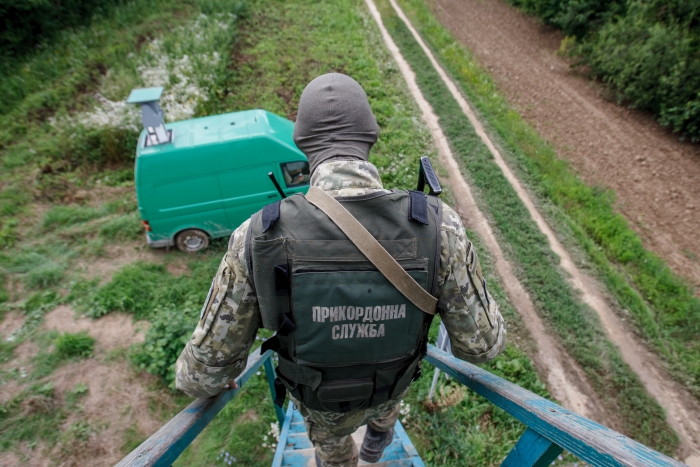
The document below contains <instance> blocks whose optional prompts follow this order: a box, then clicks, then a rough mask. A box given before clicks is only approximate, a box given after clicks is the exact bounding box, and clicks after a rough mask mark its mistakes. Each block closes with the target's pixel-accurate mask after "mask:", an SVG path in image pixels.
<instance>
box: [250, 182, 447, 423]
mask: <svg viewBox="0 0 700 467" xmlns="http://www.w3.org/2000/svg"><path fill="white" fill-rule="evenodd" d="M336 200H337V201H339V202H340V203H341V204H342V205H343V207H344V208H346V209H347V210H348V211H349V212H350V213H351V214H352V215H353V216H354V217H355V218H356V219H357V220H358V221H359V222H360V223H361V224H362V225H363V226H364V227H365V228H366V229H367V230H368V231H369V232H370V233H371V234H372V236H373V237H374V238H376V239H377V240H378V241H379V243H380V244H381V245H382V246H383V247H384V248H385V249H386V250H387V251H388V252H389V253H390V254H391V255H392V256H393V257H394V259H396V261H397V262H398V263H399V264H400V265H401V266H402V267H403V269H404V270H406V272H408V273H409V274H410V275H411V276H412V277H413V278H414V279H415V280H416V282H418V284H420V286H421V287H423V288H424V289H425V290H426V291H428V292H429V293H431V294H432V295H433V296H435V295H436V294H437V290H436V288H437V276H438V268H439V265H440V232H439V229H440V224H441V216H442V205H441V203H440V201H439V200H438V199H437V198H436V197H433V196H426V195H425V194H423V193H419V192H399V191H392V192H389V193H386V192H379V193H373V194H370V195H366V196H354V197H339V198H336ZM246 254H247V258H246V260H247V262H248V270H249V271H252V274H250V276H251V279H252V280H253V285H254V288H255V292H256V295H257V297H258V303H259V305H260V312H261V314H262V324H263V327H264V328H265V329H268V330H271V331H276V335H275V336H274V337H273V338H271V339H268V341H267V342H265V344H264V349H265V350H266V349H268V348H270V349H273V350H275V351H276V352H278V355H279V365H278V367H277V369H276V371H277V376H278V379H277V381H276V382H275V388H276V390H277V391H276V392H277V396H278V397H277V402H278V404H279V405H281V402H282V401H283V400H284V391H285V389H286V390H287V391H289V392H290V393H291V394H292V395H293V396H294V397H295V398H296V399H297V400H299V401H300V402H301V403H303V404H304V405H305V406H306V407H308V408H311V409H315V410H321V411H329V412H336V413H344V412H348V411H351V410H358V409H366V408H370V407H374V406H377V405H379V404H381V403H383V402H386V401H387V400H389V399H391V398H395V397H398V396H399V395H400V394H401V393H402V392H403V391H404V390H405V389H406V388H408V386H409V385H410V384H411V381H413V380H414V379H415V378H417V376H419V374H420V370H419V365H418V364H419V362H420V360H421V359H422V358H423V357H424V356H425V353H426V346H427V334H428V329H429V327H430V323H431V321H432V316H431V315H429V314H427V313H424V312H423V311H421V310H420V309H419V308H418V307H416V306H415V305H413V304H412V303H411V302H410V301H409V300H408V299H407V298H406V297H405V296H404V295H403V294H402V293H401V292H399V291H398V290H397V289H396V287H394V286H393V285H392V284H391V283H390V282H389V280H388V279H386V277H384V275H382V273H380V272H379V271H378V270H377V269H376V267H375V266H374V265H373V264H372V263H371V262H370V261H369V260H368V259H367V258H366V257H365V256H364V255H363V254H362V253H361V252H360V251H359V250H358V249H357V247H356V246H355V245H354V244H353V243H352V242H351V241H350V240H349V239H348V238H347V237H346V236H345V234H344V233H343V232H342V231H341V230H340V229H339V228H338V227H337V226H336V225H335V224H334V223H333V222H332V221H331V220H330V219H329V218H328V217H327V216H326V215H325V214H324V213H323V212H322V211H321V210H319V209H318V208H316V207H315V206H313V205H312V204H311V203H310V202H309V201H307V200H306V198H305V197H304V196H303V195H302V194H297V195H295V196H292V197H289V198H286V199H284V200H282V201H280V202H277V203H273V204H271V205H269V206H266V207H265V208H264V209H263V210H262V211H260V212H258V213H256V214H255V215H254V216H253V218H252V221H251V225H250V228H249V231H248V238H247V239H246ZM280 392H281V393H282V395H280Z"/></svg>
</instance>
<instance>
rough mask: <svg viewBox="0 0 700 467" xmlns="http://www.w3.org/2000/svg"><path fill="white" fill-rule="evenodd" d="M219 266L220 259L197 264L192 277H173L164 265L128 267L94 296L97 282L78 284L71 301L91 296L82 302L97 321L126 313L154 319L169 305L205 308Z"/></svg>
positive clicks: (211, 258) (213, 258)
mask: <svg viewBox="0 0 700 467" xmlns="http://www.w3.org/2000/svg"><path fill="white" fill-rule="evenodd" d="M218 264H219V258H218V257H215V256H212V257H210V258H208V259H202V260H201V261H199V262H197V263H194V264H193V265H192V266H191V267H192V273H191V274H186V275H182V276H179V277H173V275H172V274H170V273H169V272H168V271H167V270H166V268H165V266H163V265H160V264H152V263H145V262H136V263H133V264H129V265H127V266H124V267H123V268H122V269H120V270H119V271H118V272H117V273H116V274H115V275H114V277H112V280H111V281H110V282H109V283H107V284H105V285H103V286H101V287H99V288H97V290H96V291H94V292H91V290H92V288H93V287H94V286H95V283H94V282H78V283H76V284H74V286H73V291H71V295H69V299H71V297H74V298H75V299H78V298H79V297H80V296H81V295H90V298H89V299H86V300H81V302H82V303H83V304H84V305H83V306H85V305H86V304H89V308H88V309H87V310H86V311H87V312H88V314H89V315H90V316H92V317H93V318H97V317H100V316H102V315H105V314H107V313H109V312H110V311H126V312H130V313H134V315H135V317H136V318H137V319H144V318H148V319H150V318H151V317H152V316H154V313H155V312H156V311H157V310H159V309H160V308H162V307H163V306H166V305H167V306H171V307H173V308H178V307H182V306H184V305H185V304H186V303H189V302H193V303H200V306H201V303H202V302H203V301H204V299H205V297H206V295H207V291H208V290H209V286H210V284H211V278H212V277H213V276H214V273H215V272H216V268H217V266H218ZM193 329H194V328H193Z"/></svg>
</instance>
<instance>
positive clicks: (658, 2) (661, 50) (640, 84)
mask: <svg viewBox="0 0 700 467" xmlns="http://www.w3.org/2000/svg"><path fill="white" fill-rule="evenodd" d="M510 2H511V3H512V4H514V5H516V6H519V7H521V8H523V9H524V10H525V11H527V12H529V13H532V14H534V15H536V16H538V17H540V18H542V20H543V21H544V22H545V23H548V24H552V25H554V26H556V27H558V28H560V29H561V30H562V31H563V32H564V33H565V34H566V35H567V36H572V37H571V38H569V39H568V40H567V41H566V43H567V44H568V46H569V47H572V46H573V47H572V50H571V52H572V53H574V54H576V55H579V56H580V64H586V65H589V66H590V68H591V71H592V75H593V76H594V77H596V78H599V79H601V80H602V81H603V82H605V83H607V84H610V85H612V87H613V88H614V89H615V91H616V93H617V99H618V101H619V102H620V103H624V104H627V105H629V106H630V107H635V108H640V109H647V110H651V111H652V112H654V113H655V114H656V115H658V117H659V122H660V123H661V124H662V125H664V126H668V127H670V128H672V129H673V131H676V132H680V133H685V134H687V135H688V136H689V137H690V139H691V141H700V92H699V91H698V89H700V28H699V26H700V5H698V3H697V2H693V1H689V0H674V1H671V2H668V1H662V0H652V1H645V0H612V1H602V0H585V1H580V0H547V1H536V0H510ZM572 39H573V40H572Z"/></svg>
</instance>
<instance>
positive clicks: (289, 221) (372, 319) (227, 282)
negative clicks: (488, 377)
mask: <svg viewBox="0 0 700 467" xmlns="http://www.w3.org/2000/svg"><path fill="white" fill-rule="evenodd" d="M378 134H379V128H378V126H377V123H376V119H375V117H374V114H373V113H372V111H371V109H370V106H369V102H368V100H367V96H366V94H365V92H364V90H363V89H362V87H361V86H360V85H359V84H358V83H357V82H356V81H355V80H353V79H352V78H350V77H348V76H345V75H343V74H339V73H330V74H326V75H323V76H320V77H318V78H316V79H314V80H313V81H311V83H309V85H308V86H307V87H306V89H304V92H303V93H302V95H301V99H300V101H299V113H298V117H297V122H296V125H295V128H294V142H295V143H296V145H297V146H298V147H299V149H301V150H302V151H303V152H304V153H305V154H306V156H307V157H308V160H309V164H310V171H311V188H310V190H309V193H307V195H306V196H303V195H301V194H298V195H295V196H292V197H290V198H287V199H285V200H283V201H281V202H277V203H274V204H272V205H270V206H267V207H266V208H265V209H263V210H262V211H261V212H258V213H257V214H255V215H253V216H252V217H251V219H249V220H248V221H246V222H244V223H243V224H242V225H241V226H240V227H239V228H238V229H237V230H236V231H235V232H234V233H233V235H232V236H231V239H230V241H229V247H228V252H227V253H226V255H225V256H224V258H223V261H222V262H221V266H220V267H219V271H218V272H217V274H216V277H215V278H214V280H213V282H212V286H211V290H210V291H209V296H208V297H207V300H206V302H205V303H204V307H203V309H202V314H201V317H200V321H199V324H198V325H197V328H196V329H195V331H194V334H193V335H192V339H191V340H190V341H189V342H188V343H187V345H186V346H185V349H184V350H183V351H182V354H181V355H180V357H179V359H178V361H177V387H178V388H179V389H180V390H182V391H184V392H185V393H187V394H188V395H190V396H192V397H211V396H214V395H216V394H218V393H219V392H220V391H222V390H223V389H226V388H228V387H235V383H233V382H232V380H233V379H234V378H235V377H237V376H238V375H239V374H240V373H241V372H242V371H243V370H244V368H245V365H246V360H247V357H248V353H249V351H250V348H251V346H252V344H253V342H254V340H255V335H256V332H257V330H258V328H260V327H265V328H266V329H270V330H273V331H276V334H275V336H274V337H273V338H271V339H268V340H267V341H266V342H265V347H266V348H271V349H273V350H275V351H276V352H277V353H278V355H279V366H278V368H277V374H278V378H277V380H276V381H275V388H276V392H277V396H278V402H280V399H282V400H283V397H284V393H285V391H288V392H289V394H290V398H291V400H292V401H293V402H294V403H295V404H296V405H297V407H298V408H299V411H300V412H301V414H302V415H303V416H304V420H305V422H306V428H307V430H308V433H309V438H310V439H311V441H312V443H313V444H314V446H315V448H316V463H317V465H318V466H319V467H351V466H352V467H354V466H356V465H357V463H358V450H357V447H356V446H355V444H354V442H353V441H352V438H351V437H350V434H351V433H353V432H354V431H355V430H356V429H357V428H358V427H360V426H362V425H365V424H366V425H367V432H366V435H365V438H364V441H363V444H362V446H361V448H360V452H359V457H360V458H361V459H363V460H365V461H366V462H376V461H378V460H379V458H380V457H381V455H382V452H383V450H384V448H385V447H386V446H387V445H388V444H390V443H391V439H392V436H393V427H394V424H395V422H396V419H397V418H398V416H399V401H400V400H401V399H402V398H403V397H404V395H405V394H406V393H407V392H408V389H409V385H410V384H411V382H412V381H413V380H415V378H416V377H417V376H419V374H420V360H421V359H422V358H423V357H424V356H425V352H426V345H427V333H428V328H429V327H430V323H431V321H432V318H433V314H434V313H435V312H439V314H440V318H441V319H442V321H443V323H444V324H445V327H446V328H447V331H448V333H449V336H450V340H451V343H452V352H453V354H454V355H455V356H456V357H458V358H460V359H463V360H466V361H468V362H471V363H484V362H487V361H489V360H491V359H493V358H494V357H496V356H497V355H498V354H499V353H500V352H501V351H502V350H503V349H504V347H505V343H506V329H505V324H504V322H503V318H502V317H501V314H500V313H499V311H498V305H497V304H496V302H494V300H493V298H492V297H491V296H490V295H489V293H488V291H487V289H486V281H485V280H484V278H483V274H482V271H481V266H480V265H479V260H478V257H477V255H476V252H475V250H474V246H473V245H472V243H471V242H470V241H469V240H468V239H467V237H466V234H465V231H464V227H463V226H462V222H461V221H460V218H459V216H458V215H457V214H456V213H455V212H454V211H453V210H452V209H451V208H450V207H448V206H447V205H445V204H443V203H442V202H441V201H439V200H438V199H437V198H436V197H432V196H426V195H424V194H423V193H418V192H405V191H403V192H400V191H388V190H385V189H384V188H383V187H382V183H381V180H380V178H379V174H378V172H377V169H376V167H374V166H373V165H372V164H370V163H369V162H368V161H367V159H368V156H369V151H370V149H371V148H372V146H373V145H374V143H375V142H376V141H377V137H378ZM328 195H330V196H328ZM348 212H349V213H350V214H351V216H350V219H347V217H348V216H347V213H348ZM343 213H344V214H343ZM344 215H345V217H343V216H344ZM329 216H330V217H329ZM338 216H340V217H338ZM331 217H333V220H331ZM340 218H343V219H340ZM341 220H342V222H341ZM353 221H354V222H358V221H359V227H358V225H355V226H354V227H348V225H350V224H348V222H350V223H351V222H353ZM341 229H342V230H341ZM365 229H366V230H365ZM367 230H368V231H369V234H371V237H374V238H376V239H377V240H379V242H376V241H375V240H373V239H371V238H367V237H366V236H362V235H360V234H357V232H358V231H365V233H366V231H367ZM344 232H348V235H347V236H346V234H345V233H344ZM351 234H352V235H353V237H352V239H350V237H351ZM356 234H357V235H360V237H361V239H360V240H358V238H355V235H356ZM369 245H371V248H370V250H367V248H368V246H369ZM377 246H378V247H379V250H383V252H382V251H379V250H377V248H376V247H377ZM372 248H374V249H372ZM361 251H364V252H365V253H366V252H367V251H372V253H367V254H364V253H361ZM388 263H395V264H394V265H388ZM398 266H400V267H398ZM397 267H398V269H397ZM387 268H389V269H387ZM378 269H379V270H380V271H382V272H379V271H378ZM387 271H389V272H387ZM402 281H403V282H402ZM406 284H409V285H408V286H407V285H406Z"/></svg>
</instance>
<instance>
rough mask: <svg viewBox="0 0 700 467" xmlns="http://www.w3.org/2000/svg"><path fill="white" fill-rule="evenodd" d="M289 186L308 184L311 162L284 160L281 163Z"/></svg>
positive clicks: (285, 180)
mask: <svg viewBox="0 0 700 467" xmlns="http://www.w3.org/2000/svg"><path fill="white" fill-rule="evenodd" d="M280 167H281V168H282V175H283V176H284V183H285V184H286V185H287V188H292V187H296V186H303V185H308V184H309V180H310V178H311V176H310V173H309V163H308V162H306V161H294V162H283V163H282V164H280Z"/></svg>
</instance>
